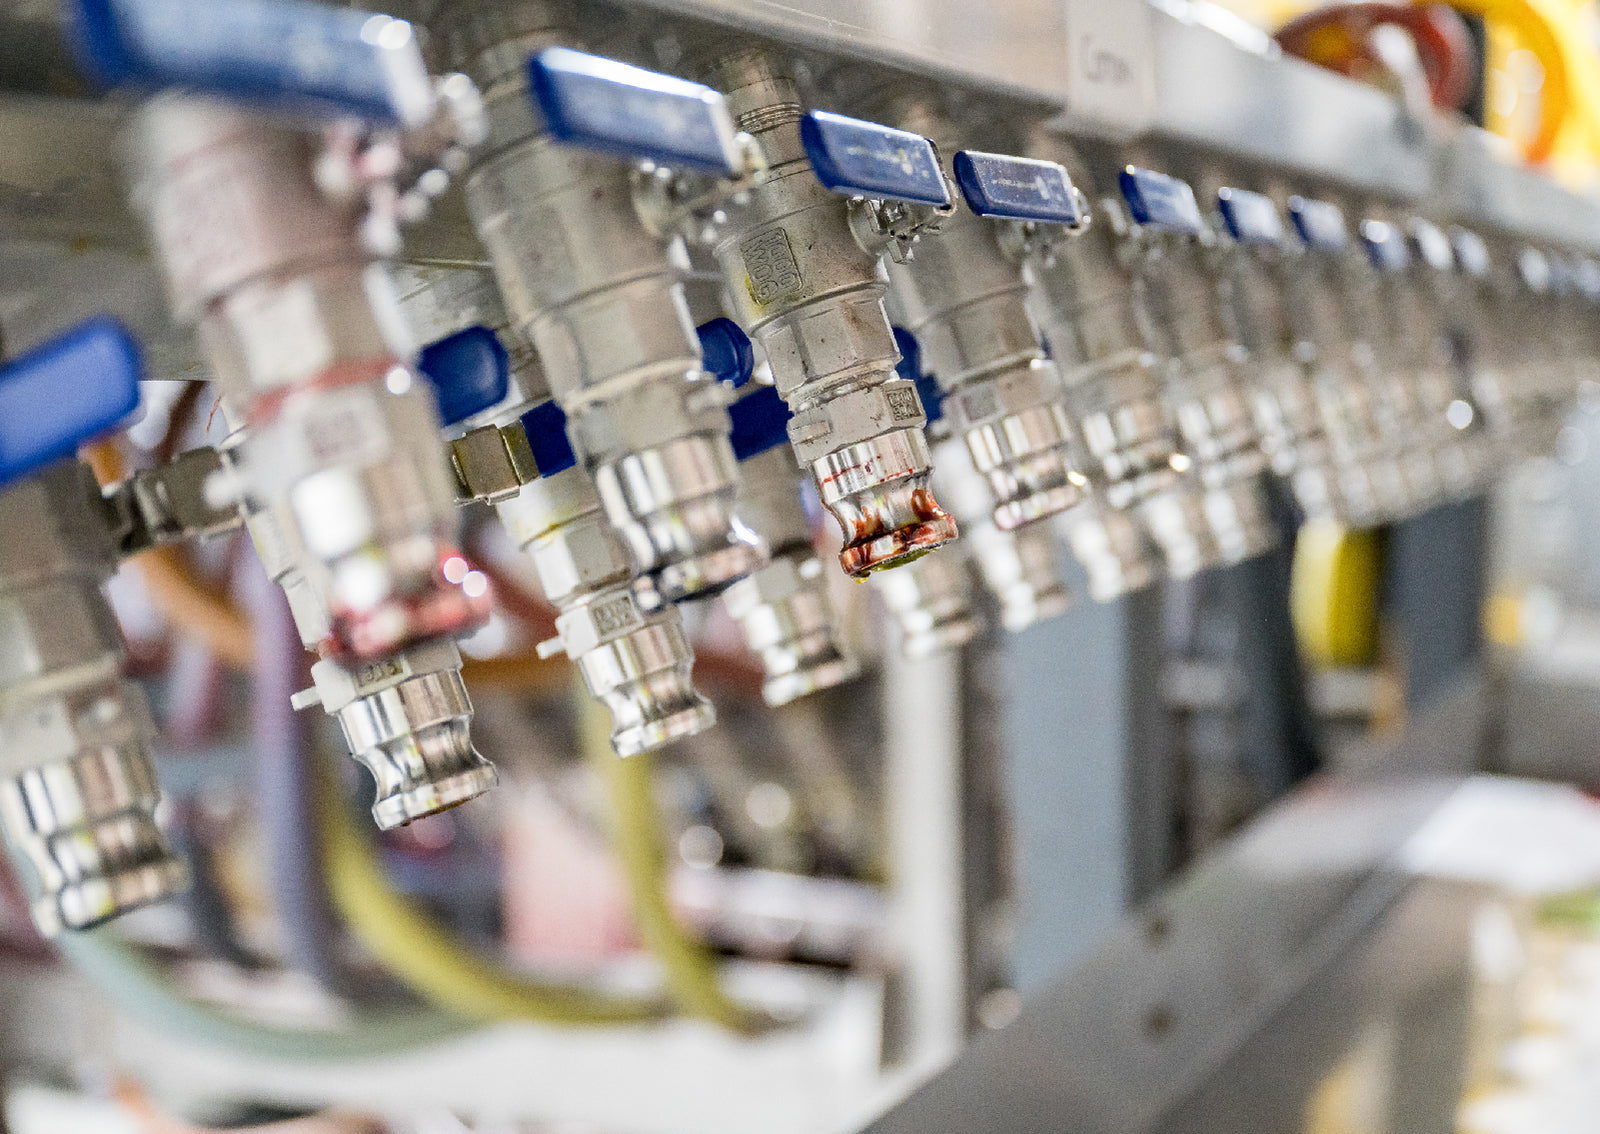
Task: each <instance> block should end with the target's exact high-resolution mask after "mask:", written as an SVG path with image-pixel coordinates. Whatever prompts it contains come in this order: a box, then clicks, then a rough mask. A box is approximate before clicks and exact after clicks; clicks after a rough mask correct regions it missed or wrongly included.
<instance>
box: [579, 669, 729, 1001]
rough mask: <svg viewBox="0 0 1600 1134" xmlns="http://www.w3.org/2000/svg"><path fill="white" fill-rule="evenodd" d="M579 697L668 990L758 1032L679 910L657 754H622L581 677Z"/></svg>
mask: <svg viewBox="0 0 1600 1134" xmlns="http://www.w3.org/2000/svg"><path fill="white" fill-rule="evenodd" d="M574 699H575V701H576V702H577V706H578V714H579V721H578V731H579V737H580V743H581V745H582V747H583V752H584V757H585V758H586V759H587V760H588V762H589V764H590V765H591V766H592V767H593V768H594V770H595V773H596V774H597V775H598V776H599V777H600V780H601V783H602V784H603V785H604V787H605V791H606V798H607V799H608V800H609V801H610V804H611V807H610V814H611V822H612V832H611V836H612V843H613V846H614V848H615V850H616V852H617V858H618V859H619V860H620V861H621V864H622V872H623V875H624V877H625V879H626V881H627V884H628V889H629V892H630V893H631V895H632V897H633V911H634V918H635V920H636V924H637V926H638V930H639V935H640V937H642V938H643V939H644V943H645V945H646V946H647V947H648V948H649V950H650V952H651V953H652V954H654V955H655V958H656V960H657V961H659V962H660V964H661V968H662V974H663V977H664V979H665V980H666V984H667V991H668V992H669V993H670V994H671V995H672V998H673V999H674V1000H675V1001H676V1002H677V1004H678V1007H679V1008H681V1009H682V1010H683V1011H684V1012H686V1013H688V1014H689V1015H691V1016H695V1017H698V1018H699V1019H702V1020H709V1021H710V1022H712V1023H714V1024H718V1025H721V1026H722V1027H724V1028H731V1029H735V1030H738V1031H751V1030H755V1029H756V1028H757V1027H759V1020H758V1018H757V1017H756V1016H755V1015H754V1014H752V1013H749V1012H746V1011H745V1010H744V1009H743V1008H741V1007H740V1006H739V1005H738V1004H736V1003H735V1002H734V1001H733V1000H732V999H731V998H730V997H729V996H728V995H727V993H725V992H723V990H722V986H721V984H720V983H719V982H718V980H717V966H716V960H715V958H714V957H713V956H712V954H711V951H710V950H709V949H707V948H706V947H705V946H704V945H702V944H701V943H700V942H698V941H696V940H695V939H694V938H693V937H691V936H690V935H689V934H688V933H687V932H686V931H685V930H684V928H683V926H682V925H681V924H680V923H679V922H678V919H677V917H676V916H674V914H673V912H672V907H671V903H670V900H669V898H668V889H667V864H666V857H665V854H664V851H663V848H662V840H661V824H660V820H659V817H658V813H657V810H656V801H655V795H654V791H653V788H654V783H655V777H654V775H653V762H652V760H651V757H650V755H649V754H648V753H645V754H642V755H639V756H630V757H628V758H627V759H621V758H619V757H618V756H617V754H616V753H615V752H613V751H612V749H611V726H610V722H609V721H608V720H607V719H606V712H605V709H604V708H602V707H601V706H600V704H599V703H598V702H596V701H595V699H594V698H593V697H591V696H590V695H589V693H588V690H586V689H584V688H583V686H582V684H581V683H580V684H579V685H578V687H577V690H576V696H575V698H574Z"/></svg>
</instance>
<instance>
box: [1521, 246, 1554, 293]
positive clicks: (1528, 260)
mask: <svg viewBox="0 0 1600 1134" xmlns="http://www.w3.org/2000/svg"><path fill="white" fill-rule="evenodd" d="M1517 278H1518V279H1520V280H1521V281H1522V286H1524V287H1526V288H1527V289H1528V290H1529V291H1534V292H1539V293H1540V294H1543V293H1544V292H1546V291H1549V290H1550V259H1549V257H1547V256H1546V255H1545V254H1544V253H1543V252H1541V251H1539V250H1538V249H1537V248H1534V247H1533V246H1532V245H1525V246H1524V247H1523V248H1522V250H1521V251H1520V252H1518V253H1517Z"/></svg>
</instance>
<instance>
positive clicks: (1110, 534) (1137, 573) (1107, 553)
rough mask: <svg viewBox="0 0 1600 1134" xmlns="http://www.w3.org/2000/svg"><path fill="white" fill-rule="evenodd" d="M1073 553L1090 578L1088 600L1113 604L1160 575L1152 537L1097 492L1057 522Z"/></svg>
mask: <svg viewBox="0 0 1600 1134" xmlns="http://www.w3.org/2000/svg"><path fill="white" fill-rule="evenodd" d="M1057 527H1058V528H1059V529H1060V530H1061V531H1062V533H1063V535H1064V536H1065V538H1066V541H1067V546H1068V547H1070V548H1071V549H1072V554H1073V557H1074V558H1075V559H1077V561H1078V562H1079V563H1080V564H1082V565H1083V569H1084V572H1085V573H1086V574H1087V575H1088V577H1089V597H1090V598H1092V599H1094V601H1095V602H1111V601H1112V600H1114V599H1119V598H1121V597H1122V596H1123V595H1129V594H1133V593H1134V592H1135V591H1142V590H1143V589H1144V588H1146V587H1148V586H1149V585H1150V584H1152V583H1154V582H1155V581H1156V580H1157V579H1158V578H1160V576H1161V564H1160V563H1159V562H1158V561H1156V560H1155V559H1154V557H1153V554H1154V549H1153V548H1151V546H1150V540H1149V537H1147V536H1146V534H1145V531H1144V529H1143V528H1142V527H1140V525H1139V523H1138V521H1136V520H1135V519H1134V518H1133V517H1132V516H1130V515H1129V514H1128V513H1126V512H1124V511H1122V509H1120V508H1113V507H1111V506H1110V505H1109V504H1107V503H1106V501H1105V499H1104V498H1103V497H1102V496H1101V495H1100V494H1099V493H1098V492H1095V491H1091V492H1090V493H1089V495H1088V498H1087V499H1085V501H1084V502H1083V503H1082V504H1080V505H1078V507H1076V508H1074V509H1073V510H1072V511H1071V512H1068V513H1067V514H1066V515H1065V516H1063V517H1061V518H1060V520H1059V521H1057Z"/></svg>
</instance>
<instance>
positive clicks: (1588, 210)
mask: <svg viewBox="0 0 1600 1134" xmlns="http://www.w3.org/2000/svg"><path fill="white" fill-rule="evenodd" d="M1503 150H1504V143H1503V142H1502V141H1501V140H1500V139H1498V138H1495V137H1494V136H1493V135H1491V134H1488V133H1485V132H1484V131H1482V130H1477V129H1472V128H1463V129H1461V130H1459V131H1457V132H1456V134H1455V136H1454V137H1453V138H1452V139H1451V142H1450V145H1449V147H1448V149H1447V150H1445V151H1444V153H1443V155H1442V158H1441V176H1440V186H1439V194H1438V200H1439V206H1440V207H1441V208H1442V209H1445V210H1447V211H1448V212H1449V213H1451V214H1453V215H1454V216H1456V217H1458V218H1459V219H1460V220H1461V221H1463V222H1464V223H1467V224H1478V225H1483V226H1486V227H1489V228H1495V229H1500V230H1503V231H1507V232H1520V233H1523V234H1525V235H1527V236H1528V237H1530V238H1534V239H1543V240H1549V241H1552V242H1555V243H1561V244H1572V245H1574V246H1578V247H1583V248H1587V249H1589V250H1591V251H1600V205H1597V204H1596V203H1595V202H1594V201H1592V200H1586V199H1584V198H1583V197H1580V196H1578V195H1577V194H1575V193H1570V192H1568V191H1567V190H1566V189H1564V188H1562V187H1561V186H1559V185H1557V184H1556V183H1555V182H1553V181H1551V180H1550V179H1549V178H1548V177H1543V176H1541V175H1540V174H1537V173H1534V172H1532V171H1531V170H1528V169H1525V168H1522V167H1521V166H1517V165H1511V164H1508V162H1507V161H1506V160H1505V159H1504V157H1503V156H1502V153H1503Z"/></svg>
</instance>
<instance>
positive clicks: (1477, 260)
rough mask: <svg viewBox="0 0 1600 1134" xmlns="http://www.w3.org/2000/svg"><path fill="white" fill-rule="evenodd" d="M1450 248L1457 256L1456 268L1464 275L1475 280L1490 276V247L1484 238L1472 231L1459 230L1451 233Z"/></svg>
mask: <svg viewBox="0 0 1600 1134" xmlns="http://www.w3.org/2000/svg"><path fill="white" fill-rule="evenodd" d="M1450 248H1451V251H1452V252H1453V253H1454V254H1455V261H1456V267H1457V268H1459V269H1460V270H1461V272H1462V273H1463V274H1465V275H1469V276H1472V277H1473V278H1474V279H1482V278H1483V277H1484V276H1487V275H1488V274H1489V246H1488V245H1487V244H1485V243H1484V240H1483V237H1481V236H1479V235H1478V234H1477V233H1475V232H1473V231H1472V230H1471V229H1467V228H1458V229H1455V230H1453V231H1452V232H1451V233H1450Z"/></svg>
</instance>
